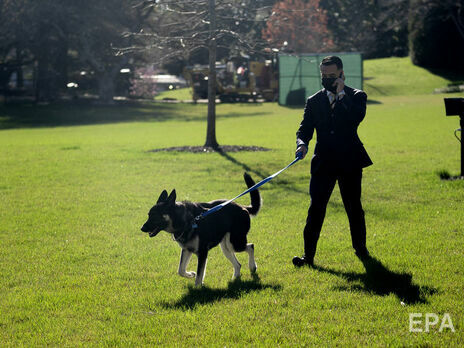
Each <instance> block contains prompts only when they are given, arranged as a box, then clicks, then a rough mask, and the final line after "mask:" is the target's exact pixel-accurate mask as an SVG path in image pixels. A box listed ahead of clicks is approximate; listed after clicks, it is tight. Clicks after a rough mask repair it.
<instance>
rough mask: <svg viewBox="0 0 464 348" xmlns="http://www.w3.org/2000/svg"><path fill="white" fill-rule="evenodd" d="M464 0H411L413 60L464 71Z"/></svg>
mask: <svg viewBox="0 0 464 348" xmlns="http://www.w3.org/2000/svg"><path fill="white" fill-rule="evenodd" d="M463 23H464V1H463V0H459V1H448V0H440V1H438V0H413V1H411V7H410V17H409V44H410V51H411V59H412V62H413V63H414V64H416V65H419V66H422V67H425V68H431V69H444V70H455V71H460V72H463V71H464V66H463V61H464V26H463Z"/></svg>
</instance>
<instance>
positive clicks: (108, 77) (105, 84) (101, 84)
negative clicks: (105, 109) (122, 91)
mask: <svg viewBox="0 0 464 348" xmlns="http://www.w3.org/2000/svg"><path fill="white" fill-rule="evenodd" d="M115 80H116V77H115V76H113V74H111V73H109V72H107V71H103V72H100V74H99V76H98V96H99V101H100V103H103V104H113V103H114V94H115Z"/></svg>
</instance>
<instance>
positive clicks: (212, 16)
mask: <svg viewBox="0 0 464 348" xmlns="http://www.w3.org/2000/svg"><path fill="white" fill-rule="evenodd" d="M209 33H210V35H209V49H208V50H209V71H208V125H207V129H206V142H205V146H210V147H212V148H217V147H218V146H219V144H218V143H217V140H216V48H217V42H216V4H215V0H209Z"/></svg>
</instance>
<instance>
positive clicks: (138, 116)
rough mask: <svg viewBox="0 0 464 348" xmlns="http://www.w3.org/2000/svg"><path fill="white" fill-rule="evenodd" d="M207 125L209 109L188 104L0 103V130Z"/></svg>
mask: <svg viewBox="0 0 464 348" xmlns="http://www.w3.org/2000/svg"><path fill="white" fill-rule="evenodd" d="M265 114H266V113H265V112H263V111H256V112H254V111H252V112H244V113H240V112H229V113H222V114H220V113H218V114H217V116H216V117H217V119H220V118H237V117H251V116H263V115H265ZM171 120H178V121H185V122H192V121H196V122H204V121H205V120H206V106H205V105H195V104H185V103H176V104H174V103H157V102H154V101H130V100H129V101H127V100H116V101H114V104H111V105H108V104H107V105H105V104H98V103H95V101H92V100H85V99H82V100H81V99H78V100H62V101H57V102H54V103H51V104H46V105H41V104H36V103H33V102H25V101H23V102H17V103H8V104H1V103H0V130H2V129H17V128H41V127H64V126H65V127H67V126H81V125H95V124H109V123H120V122H164V121H171Z"/></svg>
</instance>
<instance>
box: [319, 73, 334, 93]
mask: <svg viewBox="0 0 464 348" xmlns="http://www.w3.org/2000/svg"><path fill="white" fill-rule="evenodd" d="M335 80H336V78H335V77H323V78H322V86H324V88H325V89H326V90H328V91H330V92H332V93H335V92H337V85H333V84H334V83H335Z"/></svg>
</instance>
